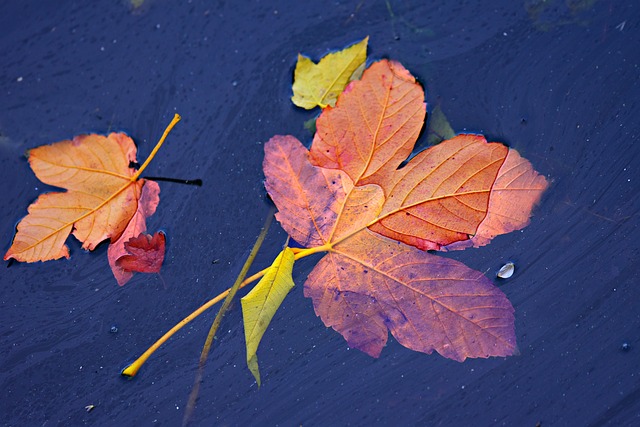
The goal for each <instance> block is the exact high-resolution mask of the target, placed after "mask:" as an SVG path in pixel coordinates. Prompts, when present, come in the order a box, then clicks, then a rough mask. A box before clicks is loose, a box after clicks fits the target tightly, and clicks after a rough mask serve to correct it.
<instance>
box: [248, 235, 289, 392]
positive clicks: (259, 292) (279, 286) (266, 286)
mask: <svg viewBox="0 0 640 427" xmlns="http://www.w3.org/2000/svg"><path fill="white" fill-rule="evenodd" d="M294 261H295V259H294V254H293V251H292V250H291V249H290V248H288V247H287V248H284V250H283V251H282V252H280V255H278V256H277V258H276V259H275V261H273V264H271V267H269V269H268V270H267V273H266V274H265V275H264V276H263V277H262V279H260V281H259V282H258V284H257V285H256V286H255V287H254V288H253V289H252V290H251V292H249V293H248V294H247V295H246V296H245V297H244V298H242V299H241V302H242V317H243V319H244V336H245V340H246V343H247V366H248V367H249V370H250V371H251V373H252V374H253V376H254V377H255V378H256V382H257V383H258V386H260V372H259V371H258V356H257V355H256V351H257V350H258V345H259V344H260V340H261V339H262V335H264V332H265V331H266V330H267V327H268V326H269V323H270V322H271V319H272V318H273V315H274V314H275V313H276V310H277V309H278V307H280V304H282V301H283V300H284V297H286V296H287V294H288V293H289V291H290V290H291V288H293V277H292V276H291V272H292V270H293V262H294Z"/></svg>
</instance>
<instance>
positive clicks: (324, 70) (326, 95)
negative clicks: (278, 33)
mask: <svg viewBox="0 0 640 427" xmlns="http://www.w3.org/2000/svg"><path fill="white" fill-rule="evenodd" d="M368 41H369V37H365V39H364V40H362V41H361V42H359V43H356V44H354V45H351V46H349V47H348V48H346V49H343V50H341V51H339V52H334V53H330V54H328V55H326V56H324V57H323V58H322V59H321V60H320V62H318V64H314V63H313V61H312V60H311V59H309V58H307V57H306V56H302V55H298V64H297V65H296V71H295V75H294V80H293V96H292V97H291V100H292V101H293V103H294V104H296V105H297V106H298V107H302V108H305V109H307V110H310V109H312V108H314V107H316V106H318V105H319V106H320V107H321V108H325V107H326V106H327V105H331V106H334V105H335V104H336V101H337V99H338V95H340V94H341V93H342V91H343V90H344V88H345V86H347V84H348V83H349V82H350V81H352V80H357V79H359V78H360V76H361V75H362V72H363V71H364V65H365V61H366V59H367V42H368Z"/></svg>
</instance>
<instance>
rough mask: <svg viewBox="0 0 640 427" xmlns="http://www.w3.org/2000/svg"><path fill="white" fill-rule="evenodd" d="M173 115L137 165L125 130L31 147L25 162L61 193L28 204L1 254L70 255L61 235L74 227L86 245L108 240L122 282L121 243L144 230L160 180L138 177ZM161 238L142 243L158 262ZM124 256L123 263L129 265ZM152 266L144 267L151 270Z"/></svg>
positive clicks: (25, 257)
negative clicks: (143, 160)
mask: <svg viewBox="0 0 640 427" xmlns="http://www.w3.org/2000/svg"><path fill="white" fill-rule="evenodd" d="M178 121H180V116H179V115H178V114H176V115H174V118H173V120H172V121H171V123H170V124H169V125H168V126H167V128H166V129H165V131H164V133H163V135H162V137H161V138H160V141H158V143H157V144H156V146H155V147H154V149H153V150H152V152H151V154H150V155H149V157H148V158H147V160H146V161H145V162H144V163H143V164H142V166H140V168H139V169H138V170H136V169H134V168H133V167H131V165H132V164H135V162H136V146H135V144H134V143H133V140H132V139H131V138H129V137H128V136H127V135H125V134H124V133H111V134H109V135H108V136H103V135H96V134H89V135H80V136H76V137H74V138H73V140H66V141H60V142H57V143H53V144H50V145H45V146H41V147H37V148H34V149H32V150H30V151H29V153H28V159H29V164H30V166H31V168H32V169H33V171H34V173H35V174H36V176H37V177H38V179H40V181H42V182H44V183H45V184H49V185H52V186H55V187H59V188H62V189H65V190H67V191H65V192H51V193H45V194H42V195H40V196H39V197H38V199H37V200H36V201H35V202H34V203H32V204H31V205H30V206H29V208H28V211H29V213H28V214H27V216H25V217H24V218H23V219H22V220H21V221H20V222H19V223H18V225H17V227H16V228H17V232H16V235H15V237H14V239H13V243H12V245H11V247H10V248H9V250H8V251H7V253H6V254H5V256H4V259H5V260H8V259H10V258H13V259H15V260H17V261H22V262H36V261H48V260H53V259H59V258H62V257H66V258H69V248H68V247H67V246H66V245H65V241H66V240H67V238H68V237H69V234H72V233H73V235H74V236H75V237H76V238H77V239H78V240H79V241H80V242H82V243H83V245H82V247H83V248H84V249H87V250H93V249H94V248H95V247H96V246H97V245H98V244H99V243H101V242H102V241H104V240H106V239H109V240H110V241H111V243H112V245H113V246H112V247H110V248H109V258H110V264H111V267H112V269H113V272H114V275H116V278H117V279H118V282H119V283H121V284H123V283H124V282H126V280H128V278H130V276H129V277H127V276H128V274H129V273H128V272H126V271H124V270H123V269H122V268H119V267H117V266H116V264H117V262H118V261H117V260H118V259H119V258H120V257H121V255H123V254H126V253H127V250H126V245H127V243H126V242H127V241H129V240H130V239H131V238H132V237H135V236H138V235H139V234H140V233H141V232H143V231H145V230H146V224H145V219H146V218H147V217H148V216H149V215H151V214H153V212H154V211H155V209H156V206H157V205H158V202H159V195H158V194H159V192H160V188H159V186H158V184H156V183H155V182H153V181H147V180H144V179H139V176H140V174H141V173H142V172H143V171H144V170H145V168H146V167H147V166H148V165H149V163H150V162H151V160H152V159H153V157H154V156H155V154H156V153H157V152H158V150H159V149H160V147H161V146H162V144H163V143H164V141H165V139H166V137H167V135H168V134H169V132H170V131H171V129H173V127H174V126H175V125H176V123H178ZM161 239H162V242H160V240H158V238H156V237H154V239H153V240H152V241H151V243H153V246H154V247H153V248H151V247H147V248H145V249H144V250H145V251H148V253H147V254H146V257H147V258H155V259H156V261H155V264H157V262H158V261H157V260H159V263H160V264H162V259H163V258H164V235H163V236H162V237H161ZM160 249H161V250H160ZM132 250H133V251H136V255H135V256H137V257H138V258H140V256H141V255H142V254H141V253H140V250H141V248H140V247H137V246H136V243H135V242H134V243H131V244H130V245H129V251H132ZM160 252H162V254H160ZM129 253H130V252H129ZM152 253H153V255H152ZM128 262H129V261H127V262H125V263H124V264H125V265H131V264H128ZM152 264H153V263H152ZM155 264H154V267H146V268H151V269H155V268H156V267H155ZM160 264H158V265H160ZM141 269H142V267H138V270H135V269H133V268H132V269H131V270H132V271H142V270H141Z"/></svg>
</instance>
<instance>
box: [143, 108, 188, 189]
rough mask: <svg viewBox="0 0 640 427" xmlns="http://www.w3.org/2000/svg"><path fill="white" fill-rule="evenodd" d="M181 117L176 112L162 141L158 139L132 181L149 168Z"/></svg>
mask: <svg viewBox="0 0 640 427" xmlns="http://www.w3.org/2000/svg"><path fill="white" fill-rule="evenodd" d="M180 119H181V117H180V114H177V113H176V114H175V115H174V116H173V119H172V120H171V123H169V126H167V128H166V129H165V130H164V133H163V134H162V138H160V141H158V143H157V144H156V146H155V147H153V150H152V151H151V154H149V157H147V160H145V161H144V163H143V164H142V166H140V169H138V171H137V172H136V173H135V174H134V175H133V176H132V177H131V182H134V181H135V180H137V179H138V177H139V176H140V175H142V172H143V171H144V170H145V169H146V168H147V166H149V163H151V160H153V158H154V157H155V156H156V153H157V152H158V150H159V149H160V147H162V144H164V140H165V139H167V135H169V132H171V129H173V127H174V126H175V125H176V124H178V122H179V121H180Z"/></svg>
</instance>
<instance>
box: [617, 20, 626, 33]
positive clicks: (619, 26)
mask: <svg viewBox="0 0 640 427" xmlns="http://www.w3.org/2000/svg"><path fill="white" fill-rule="evenodd" d="M626 23H627V21H622V22H621V23H619V24H618V25H616V29H617V30H619V31H622V30H624V26H625V25H626Z"/></svg>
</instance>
